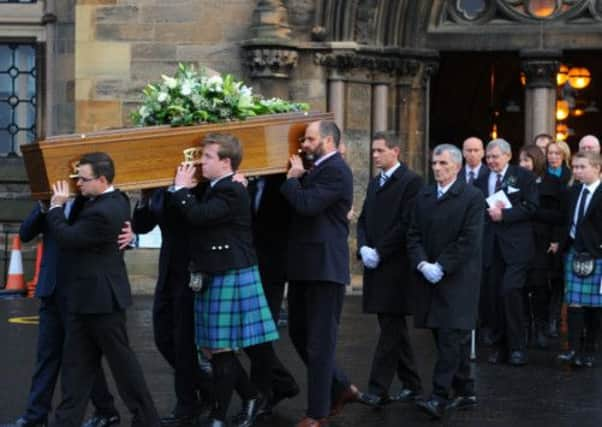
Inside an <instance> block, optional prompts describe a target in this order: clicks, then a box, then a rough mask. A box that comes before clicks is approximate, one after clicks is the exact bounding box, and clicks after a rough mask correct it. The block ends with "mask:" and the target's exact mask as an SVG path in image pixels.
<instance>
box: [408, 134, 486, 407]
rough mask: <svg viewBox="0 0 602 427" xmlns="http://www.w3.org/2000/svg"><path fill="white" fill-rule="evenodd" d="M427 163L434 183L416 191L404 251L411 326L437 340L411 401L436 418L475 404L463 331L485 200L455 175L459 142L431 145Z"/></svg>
mask: <svg viewBox="0 0 602 427" xmlns="http://www.w3.org/2000/svg"><path fill="white" fill-rule="evenodd" d="M432 165H433V174H434V176H435V181H437V184H436V185H432V186H429V187H428V188H425V189H424V190H422V191H421V192H420V193H419V194H418V196H417V197H416V207H415V210H414V215H413V218H412V224H411V226H410V229H409V231H408V252H409V255H410V258H411V267H412V270H413V271H414V272H415V273H417V279H418V280H417V282H418V283H417V288H416V308H415V314H414V320H415V322H416V326H417V327H419V328H428V329H431V330H432V333H433V337H434V338H435V344H436V346H437V362H436V364H435V369H434V372H433V392H432V395H431V398H430V399H427V400H424V401H419V402H418V406H419V408H421V409H422V410H424V411H425V412H427V413H428V414H429V415H431V416H433V417H435V418H441V417H442V416H443V415H444V414H445V412H446V411H447V410H448V409H450V408H452V407H453V408H469V407H473V406H475V405H476V404H477V398H476V395H475V389H474V378H473V376H472V375H471V372H470V330H471V329H474V328H475V326H476V322H477V314H478V305H479V287H480V278H481V271H482V265H481V249H482V239H483V220H484V218H483V205H484V203H485V201H484V198H483V194H482V193H481V191H479V189H478V188H475V187H474V186H472V185H469V184H467V183H466V182H465V181H464V180H463V179H462V178H457V173H458V170H459V169H460V168H461V167H462V154H461V153H460V150H458V148H456V147H455V146H453V145H449V144H443V145H439V146H437V147H435V149H434V150H433V160H432ZM452 391H453V392H454V393H455V396H454V400H453V401H452V400H450V399H451V398H452Z"/></svg>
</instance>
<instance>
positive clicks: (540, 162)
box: [520, 144, 546, 176]
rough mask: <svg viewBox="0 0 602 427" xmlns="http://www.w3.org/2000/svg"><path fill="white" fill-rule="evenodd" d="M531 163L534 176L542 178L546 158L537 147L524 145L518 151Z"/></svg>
mask: <svg viewBox="0 0 602 427" xmlns="http://www.w3.org/2000/svg"><path fill="white" fill-rule="evenodd" d="M520 152H521V153H524V154H525V156H527V157H528V158H530V159H531V162H533V173H534V174H535V176H543V174H544V173H545V171H546V158H545V156H544V155H543V153H542V152H541V149H540V148H539V147H538V146H537V145H534V144H533V145H525V146H524V147H523V148H521V150H520Z"/></svg>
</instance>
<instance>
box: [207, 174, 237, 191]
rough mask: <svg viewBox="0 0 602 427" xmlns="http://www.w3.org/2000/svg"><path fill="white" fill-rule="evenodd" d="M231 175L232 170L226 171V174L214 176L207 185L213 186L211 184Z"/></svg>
mask: <svg viewBox="0 0 602 427" xmlns="http://www.w3.org/2000/svg"><path fill="white" fill-rule="evenodd" d="M232 175H234V172H228V173H227V174H225V175H222V176H220V177H219V178H214V179H212V180H211V181H209V185H210V186H211V188H213V186H214V185H215V184H217V183H218V182H220V181H221V180H222V179H224V178H228V177H229V176H232Z"/></svg>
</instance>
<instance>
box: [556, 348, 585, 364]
mask: <svg viewBox="0 0 602 427" xmlns="http://www.w3.org/2000/svg"><path fill="white" fill-rule="evenodd" d="M556 359H557V360H558V361H559V362H561V363H566V364H570V365H571V366H574V367H576V368H581V367H583V360H582V359H581V356H580V355H579V353H577V352H576V351H575V350H567V351H563V352H562V353H560V354H559V355H558V356H556Z"/></svg>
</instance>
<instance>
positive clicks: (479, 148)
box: [458, 136, 489, 184]
mask: <svg viewBox="0 0 602 427" xmlns="http://www.w3.org/2000/svg"><path fill="white" fill-rule="evenodd" d="M462 155H463V156H464V162H465V163H464V168H462V169H460V171H459V172H458V177H462V178H464V179H465V180H466V182H467V183H468V184H474V182H475V181H476V180H477V179H479V178H483V177H484V176H486V175H488V174H489V169H488V168H487V166H485V165H484V164H483V157H485V149H484V148H483V141H481V139H480V138H477V137H476V136H471V137H469V138H466V140H464V142H463V143H462Z"/></svg>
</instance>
